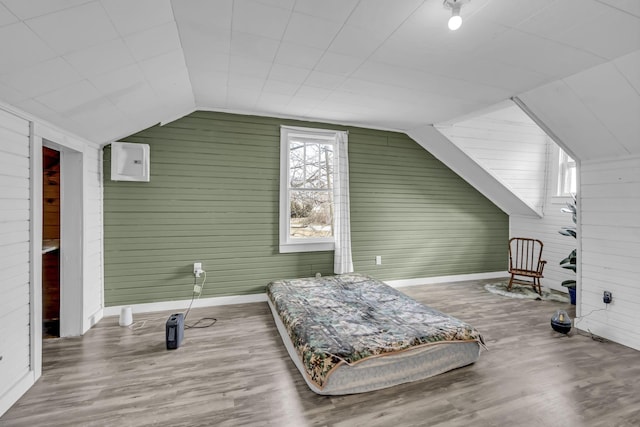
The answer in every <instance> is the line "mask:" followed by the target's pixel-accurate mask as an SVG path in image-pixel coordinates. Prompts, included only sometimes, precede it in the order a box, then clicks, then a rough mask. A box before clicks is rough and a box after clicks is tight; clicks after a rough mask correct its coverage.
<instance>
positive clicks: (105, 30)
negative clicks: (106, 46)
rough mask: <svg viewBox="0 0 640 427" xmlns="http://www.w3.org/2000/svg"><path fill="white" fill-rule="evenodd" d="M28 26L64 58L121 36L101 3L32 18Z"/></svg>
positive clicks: (87, 4)
mask: <svg viewBox="0 0 640 427" xmlns="http://www.w3.org/2000/svg"><path fill="white" fill-rule="evenodd" d="M26 23H27V25H28V26H29V27H30V28H31V29H32V30H33V31H34V32H35V33H36V34H37V35H38V36H39V37H40V38H41V39H42V40H44V41H45V42H46V43H47V44H48V45H49V46H51V47H52V48H53V49H54V50H55V51H56V52H57V53H58V54H60V55H64V54H66V53H70V52H73V51H76V50H79V49H82V48H85V47H88V46H93V45H97V44H99V43H101V42H105V41H108V40H112V39H114V38H116V37H118V33H117V32H116V30H115V28H114V27H113V24H112V23H111V20H110V19H109V16H108V15H107V14H106V12H105V11H104V9H103V8H102V6H101V5H100V3H97V2H92V3H86V4H83V5H81V6H77V7H72V8H69V9H64V10H61V11H59V12H55V13H51V14H48V15H44V16H40V17H38V18H33V19H29V20H28V21H26Z"/></svg>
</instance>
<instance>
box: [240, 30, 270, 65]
mask: <svg viewBox="0 0 640 427" xmlns="http://www.w3.org/2000/svg"><path fill="white" fill-rule="evenodd" d="M279 45H280V43H279V42H278V41H277V40H271V39H267V38H264V37H260V36H256V35H255V34H249V33H240V32H237V31H234V32H233V33H232V34H231V55H235V56H246V57H249V58H254V59H258V60H260V61H267V62H272V61H273V59H274V58H275V56H276V52H277V51H278V46H279Z"/></svg>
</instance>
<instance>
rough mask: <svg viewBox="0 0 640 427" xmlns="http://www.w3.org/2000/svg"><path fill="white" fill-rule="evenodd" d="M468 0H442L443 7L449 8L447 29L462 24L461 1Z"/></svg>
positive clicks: (458, 26) (452, 29) (455, 27)
mask: <svg viewBox="0 0 640 427" xmlns="http://www.w3.org/2000/svg"><path fill="white" fill-rule="evenodd" d="M469 1H470V0H444V3H443V5H444V7H446V8H448V9H451V18H449V23H448V25H449V29H450V30H451V31H455V30H457V29H458V28H460V26H461V25H462V17H461V16H460V9H462V4H463V3H468V2H469Z"/></svg>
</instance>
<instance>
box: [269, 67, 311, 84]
mask: <svg viewBox="0 0 640 427" xmlns="http://www.w3.org/2000/svg"><path fill="white" fill-rule="evenodd" d="M310 72H311V70H310V69H308V68H299V67H292V66H290V65H284V64H273V65H272V66H271V71H270V72H269V80H270V81H280V82H288V83H293V84H301V83H303V82H304V81H305V80H306V79H307V77H308V76H309V74H310Z"/></svg>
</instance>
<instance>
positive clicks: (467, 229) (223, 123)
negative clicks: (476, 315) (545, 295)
mask: <svg viewBox="0 0 640 427" xmlns="http://www.w3.org/2000/svg"><path fill="white" fill-rule="evenodd" d="M282 124H286V125H292V126H305V127H321V128H327V129H336V130H344V129H348V130H349V162H350V165H349V170H350V191H351V215H352V218H351V228H352V251H353V260H354V268H355V270H356V271H357V272H362V273H367V274H370V275H373V276H376V277H378V278H380V279H384V280H394V279H409V278H418V277H432V276H445V275H456V274H469V273H480V272H490V271H503V270H506V268H507V265H506V260H507V254H506V248H507V241H508V238H509V237H508V226H509V219H508V216H507V215H506V214H505V213H504V212H502V211H501V210H500V209H499V208H497V207H496V206H495V205H494V204H493V203H491V202H490V201H489V200H487V199H486V198H485V197H484V196H482V195H481V194H480V193H478V192H477V191H476V190H475V189H473V188H472V187H471V186H470V185H469V184H468V183H466V182H465V181H464V180H463V179H462V178H460V177H459V176H458V175H456V174H455V173H454V172H452V171H451V170H450V169H448V168H447V167H446V166H444V165H443V164H442V163H441V162H440V161H438V160H437V159H435V158H434V157H433V156H432V155H431V154H429V153H428V152H427V151H425V150H424V149H423V148H422V147H421V146H419V145H418V144H417V143H415V142H414V141H413V140H412V139H411V138H409V137H408V136H406V135H404V134H401V133H394V132H385V131H377V130H371V129H363V128H357V127H345V126H339V125H334V124H325V123H310V122H301V121H295V120H285V119H276V118H268V117H256V116H244V115H235V114H226V113H214V112H195V113H193V114H191V115H189V116H186V117H184V118H182V119H179V120H177V121H175V122H172V123H170V124H167V125H165V126H162V127H160V126H154V127H152V128H149V129H146V130H144V131H142V132H139V133H137V134H135V135H132V136H130V137H127V138H123V139H122V140H121V141H126V142H136V143H145V144H149V145H150V146H151V181H150V182H122V181H111V179H110V173H109V172H110V167H111V165H110V158H111V155H110V147H109V146H107V147H106V148H105V153H104V154H105V155H104V164H103V166H104V176H105V181H104V242H105V243H104V245H105V248H104V258H105V305H106V306H114V305H123V304H137V303H147V302H157V301H171V300H182V299H189V298H191V295H192V289H193V283H194V282H193V281H194V277H193V273H192V270H193V263H194V262H202V263H203V268H204V269H205V270H206V271H207V281H206V284H205V287H204V291H203V294H202V297H212V296H226V295H243V294H254V293H261V292H263V291H264V288H265V286H266V284H267V283H268V282H269V281H271V280H273V279H277V278H293V277H307V276H312V275H314V274H315V273H316V272H320V273H322V274H323V275H330V274H333V252H311V253H292V254H280V253H278V224H279V217H278V210H279V188H280V187H279V168H280V160H279V153H280V125H282ZM376 255H380V256H382V265H375V257H376Z"/></svg>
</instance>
